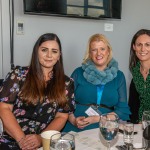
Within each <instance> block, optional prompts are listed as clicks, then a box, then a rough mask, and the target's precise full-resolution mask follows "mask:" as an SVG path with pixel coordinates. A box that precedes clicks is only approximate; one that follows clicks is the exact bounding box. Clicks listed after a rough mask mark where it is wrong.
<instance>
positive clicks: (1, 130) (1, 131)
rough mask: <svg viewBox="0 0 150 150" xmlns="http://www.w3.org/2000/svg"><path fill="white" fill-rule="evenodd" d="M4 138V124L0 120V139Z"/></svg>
mask: <svg viewBox="0 0 150 150" xmlns="http://www.w3.org/2000/svg"><path fill="white" fill-rule="evenodd" d="M2 136H3V122H2V120H1V119H0V138H1V137H2Z"/></svg>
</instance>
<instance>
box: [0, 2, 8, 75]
mask: <svg viewBox="0 0 150 150" xmlns="http://www.w3.org/2000/svg"><path fill="white" fill-rule="evenodd" d="M9 23H10V22H9V0H0V78H4V76H5V75H6V73H7V72H8V71H9V70H10V29H9V26H10V25H9Z"/></svg>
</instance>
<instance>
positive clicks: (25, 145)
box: [19, 134, 42, 150]
mask: <svg viewBox="0 0 150 150" xmlns="http://www.w3.org/2000/svg"><path fill="white" fill-rule="evenodd" d="M41 145H42V140H41V136H40V135H37V134H29V135H26V136H25V138H24V139H23V140H22V141H21V142H20V143H19V146H20V148H21V149H22V150H37V148H39V147H40V146H41Z"/></svg>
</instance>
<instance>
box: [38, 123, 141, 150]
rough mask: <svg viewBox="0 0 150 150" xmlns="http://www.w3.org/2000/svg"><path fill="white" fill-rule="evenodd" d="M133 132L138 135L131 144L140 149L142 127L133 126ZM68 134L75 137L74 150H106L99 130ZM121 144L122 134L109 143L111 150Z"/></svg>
mask: <svg viewBox="0 0 150 150" xmlns="http://www.w3.org/2000/svg"><path fill="white" fill-rule="evenodd" d="M134 131H137V132H138V134H136V135H134V140H133V144H134V146H135V147H141V146H142V133H143V131H142V125H141V124H135V125H134ZM70 133H72V134H74V135H75V142H76V143H75V145H76V150H107V147H106V141H105V140H104V139H103V138H102V136H101V134H100V131H99V128H96V129H91V130H85V131H82V132H73V131H71V132H70ZM123 144H124V143H123V134H122V133H118V135H117V138H116V139H114V140H113V141H112V142H111V150H118V149H117V148H116V145H123ZM39 150H43V149H42V148H39ZM137 150H138V149H137ZM140 150H141V149H140Z"/></svg>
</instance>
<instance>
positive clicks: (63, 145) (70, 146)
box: [50, 132, 75, 150]
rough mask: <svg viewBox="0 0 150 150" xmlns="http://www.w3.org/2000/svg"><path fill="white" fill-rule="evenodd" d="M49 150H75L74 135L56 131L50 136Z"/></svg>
mask: <svg viewBox="0 0 150 150" xmlns="http://www.w3.org/2000/svg"><path fill="white" fill-rule="evenodd" d="M50 150H75V137H74V135H73V134H70V133H65V132H61V133H57V134H54V135H52V136H51V139H50Z"/></svg>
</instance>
